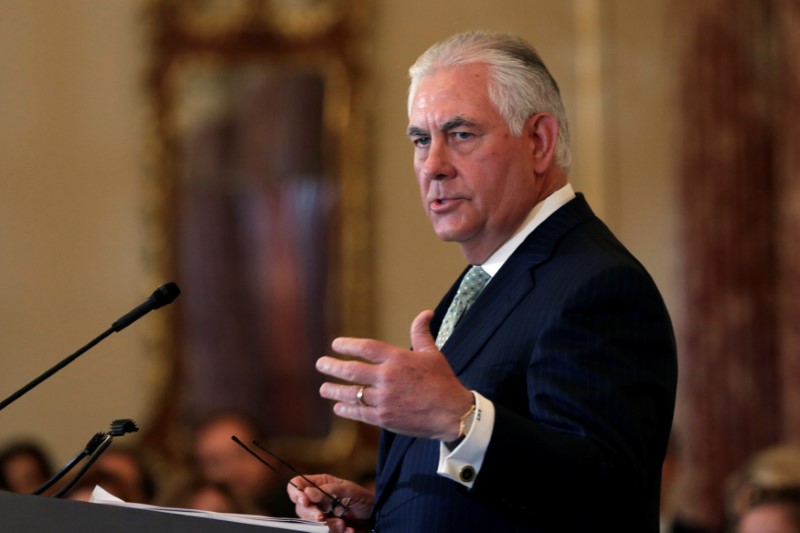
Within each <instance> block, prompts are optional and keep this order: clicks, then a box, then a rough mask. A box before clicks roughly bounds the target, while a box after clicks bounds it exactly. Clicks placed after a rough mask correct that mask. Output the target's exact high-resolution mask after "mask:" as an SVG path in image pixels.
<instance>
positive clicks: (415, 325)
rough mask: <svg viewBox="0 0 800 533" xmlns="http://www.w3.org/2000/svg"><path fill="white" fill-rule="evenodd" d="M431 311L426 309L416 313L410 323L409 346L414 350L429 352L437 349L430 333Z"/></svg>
mask: <svg viewBox="0 0 800 533" xmlns="http://www.w3.org/2000/svg"><path fill="white" fill-rule="evenodd" d="M432 318H433V311H431V310H430V309H426V310H425V311H423V312H421V313H420V314H418V315H417V318H415V319H414V321H413V322H412V323H411V348H412V349H413V350H414V351H415V352H430V351H435V350H438V348H436V340H435V339H434V338H433V335H431V319H432Z"/></svg>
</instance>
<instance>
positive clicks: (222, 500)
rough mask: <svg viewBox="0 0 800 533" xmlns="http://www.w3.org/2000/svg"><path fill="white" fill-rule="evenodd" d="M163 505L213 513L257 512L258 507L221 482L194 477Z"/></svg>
mask: <svg viewBox="0 0 800 533" xmlns="http://www.w3.org/2000/svg"><path fill="white" fill-rule="evenodd" d="M164 505H166V506H168V507H178V508H181V509H199V510H202V511H212V512H215V513H234V514H257V513H258V509H255V508H254V507H252V506H250V505H248V503H247V502H244V501H242V499H241V498H239V497H238V496H237V495H236V494H234V492H233V491H232V490H231V489H230V488H229V487H228V486H227V485H223V484H222V483H216V482H213V481H209V480H207V479H203V478H195V479H192V480H190V481H189V482H188V483H186V484H185V485H183V486H182V487H180V488H179V489H178V491H176V492H175V494H173V495H172V496H171V497H170V498H168V499H167V500H165V502H164Z"/></svg>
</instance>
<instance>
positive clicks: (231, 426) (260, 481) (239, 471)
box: [194, 412, 294, 516]
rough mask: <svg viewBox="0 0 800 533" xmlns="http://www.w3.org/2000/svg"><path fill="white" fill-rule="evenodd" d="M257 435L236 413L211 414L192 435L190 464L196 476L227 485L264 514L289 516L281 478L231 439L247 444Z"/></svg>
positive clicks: (292, 512) (245, 420)
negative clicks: (191, 461) (191, 463)
mask: <svg viewBox="0 0 800 533" xmlns="http://www.w3.org/2000/svg"><path fill="white" fill-rule="evenodd" d="M258 434H259V430H258V427H257V425H256V423H255V422H254V421H252V420H250V419H249V418H248V417H247V416H245V415H244V414H241V413H237V412H225V413H220V414H217V415H214V416H212V417H210V418H208V419H206V420H205V421H204V422H202V423H201V424H200V425H199V426H198V427H197V429H196V430H195V434H194V466H195V469H196V472H197V474H198V476H200V477H202V478H204V479H207V480H209V481H212V482H215V483H219V484H221V485H224V486H226V487H228V488H229V489H230V490H231V492H233V493H234V494H235V495H236V496H237V498H239V499H241V500H242V501H243V502H246V503H247V504H248V505H251V506H253V507H254V508H255V509H256V510H257V511H256V512H257V513H259V514H263V515H267V516H293V515H294V510H293V506H292V504H291V502H289V501H287V499H286V492H285V489H284V485H285V481H284V479H283V478H281V477H279V476H278V475H277V474H276V473H275V472H273V471H272V470H270V469H269V468H268V467H266V466H264V465H262V464H261V463H259V462H258V460H256V459H255V458H254V457H252V456H251V455H250V454H248V453H247V452H246V451H245V450H243V449H242V448H241V447H239V446H238V445H237V444H236V443H235V442H233V441H232V440H231V436H232V435H236V436H237V437H238V438H239V439H240V440H241V441H242V442H244V443H245V444H247V445H248V446H249V445H250V443H251V442H252V441H253V439H257V438H258Z"/></svg>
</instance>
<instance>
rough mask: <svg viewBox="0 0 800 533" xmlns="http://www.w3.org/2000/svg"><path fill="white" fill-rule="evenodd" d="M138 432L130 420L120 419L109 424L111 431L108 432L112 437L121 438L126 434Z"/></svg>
mask: <svg viewBox="0 0 800 533" xmlns="http://www.w3.org/2000/svg"><path fill="white" fill-rule="evenodd" d="M136 431H139V428H138V426H137V425H136V422H134V421H133V420H131V419H130V418H121V419H119V420H114V421H113V422H111V431H109V432H108V434H109V435H111V436H112V437H121V436H122V435H124V434H126V433H135V432H136Z"/></svg>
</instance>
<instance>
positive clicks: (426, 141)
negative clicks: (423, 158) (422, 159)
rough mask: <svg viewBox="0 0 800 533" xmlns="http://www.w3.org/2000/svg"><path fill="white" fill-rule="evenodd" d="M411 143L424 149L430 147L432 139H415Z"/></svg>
mask: <svg viewBox="0 0 800 533" xmlns="http://www.w3.org/2000/svg"><path fill="white" fill-rule="evenodd" d="M411 142H413V143H414V146H417V147H422V146H428V145H429V144H430V143H431V138H430V137H415V138H414V139H413V140H412V141H411Z"/></svg>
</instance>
